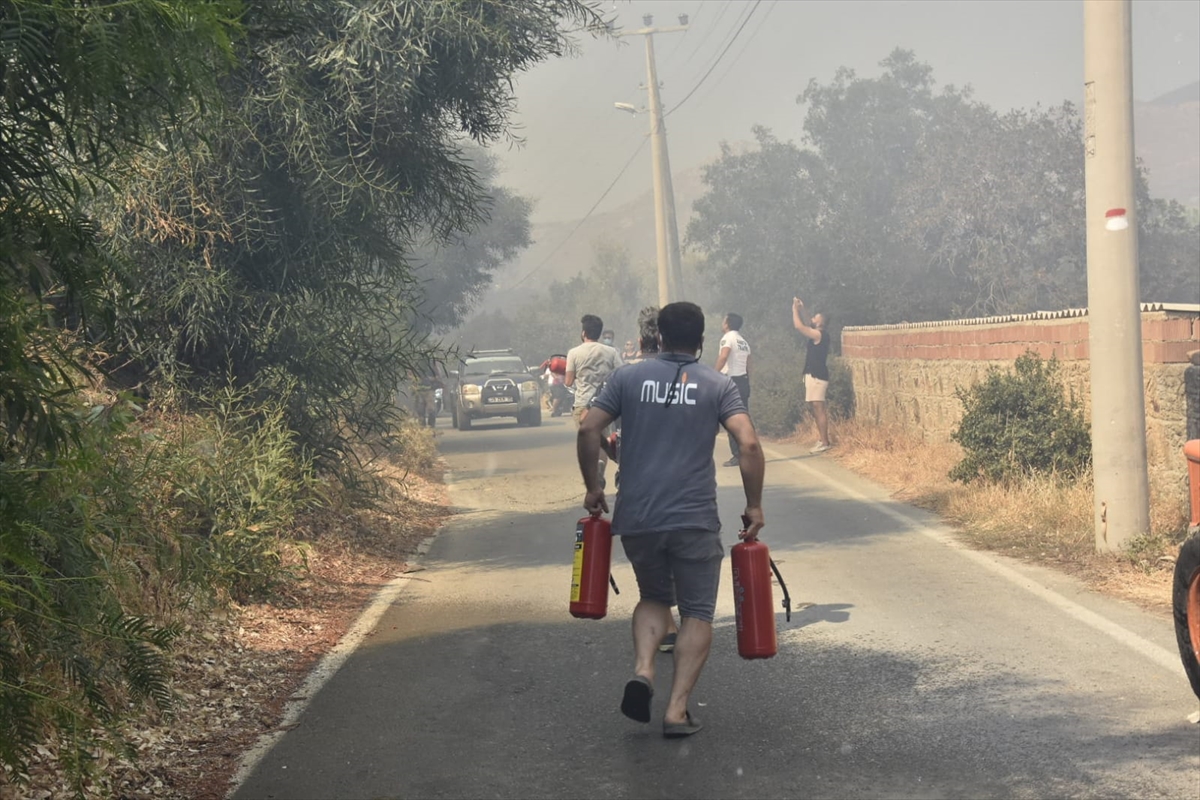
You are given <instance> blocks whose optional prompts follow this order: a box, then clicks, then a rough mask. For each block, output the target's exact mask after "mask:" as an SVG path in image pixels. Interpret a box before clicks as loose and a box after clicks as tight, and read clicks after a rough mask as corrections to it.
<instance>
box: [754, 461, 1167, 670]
mask: <svg viewBox="0 0 1200 800" xmlns="http://www.w3.org/2000/svg"><path fill="white" fill-rule="evenodd" d="M763 451H764V452H765V453H767V454H769V455H770V456H771V457H772V458H774V459H779V460H781V461H785V462H787V463H788V464H791V465H792V466H793V467H795V468H796V469H798V470H800V471H801V472H804V473H806V474H808V475H811V476H812V477H814V478H817V479H818V480H820V481H822V482H824V483H826V484H828V485H829V486H831V487H833V488H834V489H836V490H837V491H839V492H841V493H843V494H845V495H848V496H850V497H853V498H854V499H856V500H858V501H860V502H862V503H865V504H867V505H869V506H870V507H871V508H873V509H875V510H876V511H878V512H879V513H881V514H884V515H886V516H888V517H891V518H892V519H894V520H896V521H897V522H899V523H901V524H902V525H904V526H905V527H907V528H910V529H911V530H914V531H916V532H917V533H920V534H921V535H922V536H926V537H928V538H930V539H933V540H934V541H935V542H938V543H939V544H942V545H945V546H946V547H949V548H950V549H951V550H954V551H956V552H958V553H960V554H961V555H963V556H964V557H966V558H968V559H970V560H971V561H974V562H975V563H976V564H978V565H979V566H981V567H984V568H985V569H987V570H990V571H991V572H994V573H995V574H997V575H999V576H1000V577H1002V578H1004V579H1005V580H1007V581H1008V582H1009V583H1012V584H1013V585H1015V586H1018V587H1020V588H1022V589H1024V590H1025V591H1027V592H1029V593H1030V594H1032V595H1034V596H1035V597H1037V598H1039V599H1041V600H1044V601H1045V602H1047V603H1049V604H1050V605H1052V606H1054V607H1055V608H1057V609H1058V610H1059V611H1062V612H1063V613H1064V614H1068V615H1069V616H1071V617H1074V618H1075V619H1077V620H1079V621H1080V622H1082V623H1083V624H1085V625H1087V626H1089V627H1091V628H1094V629H1095V630H1097V631H1100V632H1101V633H1104V634H1107V635H1108V636H1110V637H1112V638H1113V639H1115V640H1116V641H1118V642H1120V643H1121V644H1123V645H1125V646H1126V647H1128V648H1129V649H1131V650H1133V651H1134V652H1137V653H1140V654H1141V655H1143V656H1145V657H1146V658H1148V659H1150V660H1151V661H1153V662H1154V663H1156V664H1158V665H1159V666H1160V667H1163V668H1164V669H1166V670H1168V671H1169V672H1171V673H1173V674H1175V675H1183V674H1184V673H1183V665H1182V664H1181V663H1180V661H1179V654H1178V653H1172V652H1171V651H1169V650H1167V649H1166V648H1164V647H1160V646H1159V645H1157V644H1155V643H1154V642H1151V641H1148V640H1147V639H1143V638H1142V637H1141V636H1138V635H1137V634H1136V633H1133V632H1132V631H1130V630H1128V629H1126V628H1123V627H1121V626H1120V625H1118V624H1116V623H1115V622H1113V621H1112V620H1109V619H1105V618H1104V617H1102V616H1100V615H1099V614H1097V613H1096V612H1094V611H1091V610H1089V609H1087V608H1084V607H1083V606H1081V605H1079V604H1078V603H1076V602H1074V601H1072V600H1068V599H1067V598H1066V597H1063V596H1062V595H1061V594H1059V593H1058V592H1056V591H1054V590H1053V589H1051V588H1049V587H1047V586H1043V585H1042V584H1040V583H1037V582H1035V581H1033V580H1032V579H1031V578H1029V577H1028V576H1027V575H1022V574H1021V573H1020V572H1018V571H1017V570H1015V569H1013V568H1012V567H1010V566H1008V565H1007V564H1004V563H1002V562H1000V561H999V560H997V559H996V558H994V557H992V556H991V555H989V554H987V553H985V552H981V551H979V550H972V549H971V548H970V547H967V546H966V545H964V544H963V543H962V542H959V541H958V540H957V539H955V538H954V537H952V536H950V535H949V534H948V533H946V532H945V531H940V530H937V529H935V528H930V527H928V526H926V525H923V524H921V523H920V522H919V521H917V520H916V519H913V518H912V517H910V516H909V515H907V514H905V513H904V512H903V511H900V510H899V509H897V508H895V507H893V506H889V505H886V504H884V503H881V502H879V501H878V500H874V499H872V498H870V497H867V496H866V495H865V494H863V493H862V492H860V491H858V490H857V489H854V488H852V487H850V486H847V485H846V484H844V483H842V482H841V481H839V480H837V479H836V478H831V477H829V476H828V475H825V474H824V473H822V472H820V471H819V470H815V469H813V468H812V467H810V466H808V465H807V464H805V463H804V462H803V461H795V460H793V459H791V458H789V457H788V456H787V454H785V453H781V452H779V451H778V450H775V449H773V448H771V447H765V446H764V447H763Z"/></svg>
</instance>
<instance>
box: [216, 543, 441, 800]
mask: <svg viewBox="0 0 1200 800" xmlns="http://www.w3.org/2000/svg"><path fill="white" fill-rule="evenodd" d="M435 538H436V534H435V535H434V536H431V537H429V538H428V539H426V540H425V541H424V542H422V543H421V544H420V546H419V547H418V548H417V558H416V559H414V562H418V561H419V560H420V557H422V556H424V555H425V554H426V553H427V552H428V551H429V545H430V544H431V543H432V542H433V540H434V539H435ZM410 583H412V578H411V577H410V576H409V575H407V574H406V575H401V576H399V577H397V578H393V579H392V580H391V581H389V582H388V583H387V584H385V585H384V587H383V588H382V589H380V590H379V592H378V593H377V594H376V595H375V598H374V599H373V600H372V601H371V604H370V605H369V606H367V608H366V610H364V611H363V612H362V614H361V615H359V617H358V619H357V620H355V622H354V624H353V625H351V626H350V629H349V630H347V631H346V633H345V635H344V636H342V638H341V639H340V640H339V641H338V643H337V644H336V645H334V646H333V649H332V650H330V651H329V652H328V653H326V654H325V655H324V656H323V657H322V658H321V660H320V661H319V662H318V663H317V666H316V667H314V668H313V670H312V672H310V673H309V674H308V677H307V678H305V679H304V683H303V684H301V685H300V688H299V689H297V690H296V694H295V695H293V697H294V698H295V699H294V700H289V701H288V703H287V705H286V706H284V710H283V719H281V720H280V721H279V725H278V726H276V728H275V729H274V730H272V731H268V732H267V733H264V734H263V735H261V736H259V737H258V741H257V742H255V743H254V745H253V746H252V747H251V748H250V749H249V750H247V751H246V752H245V753H243V754H242V760H241V764H240V765H239V766H238V771H237V774H235V775H234V777H233V785H232V786H231V787H230V789H229V795H228V796H229V797H232V796H233V794H234V793H235V792H237V790H238V788H239V787H240V786H241V785H242V784H243V783H245V782H246V779H247V778H249V777H250V774H251V773H252V772H254V769H255V767H257V766H258V764H259V762H261V761H262V760H263V758H265V757H266V755H267V753H269V752H270V751H271V748H272V747H274V746H275V744H276V743H277V742H278V741H279V740H280V739H282V738H283V736H284V734H286V733H287V732H288V731H289V730H291V729H292V728H293V727H294V726H295V724H296V722H297V721H298V720H299V719H300V715H301V714H303V713H304V709H306V708H308V704H309V703H310V702H311V701H312V698H313V697H315V696H316V694H317V692H319V691H320V690H321V687H323V686H324V685H325V684H326V683H327V682H328V681H329V679H330V678H332V677H333V676H334V674H335V673H337V671H338V670H339V669H341V667H342V665H343V664H345V663H346V660H347V659H349V658H350V656H351V655H352V654H353V653H354V651H355V650H357V649H358V647H359V645H361V644H362V643H363V640H364V639H366V638H367V634H369V633H370V632H371V631H373V630H375V626H376V624H378V623H379V619H380V617H382V616H383V614H384V612H385V611H387V610H388V608H390V607H391V606H392V604H393V603H395V602H396V598H398V597H399V596H400V594H401V592H403V591H404V589H405V588H406V587H407V586H408V585H409V584H410Z"/></svg>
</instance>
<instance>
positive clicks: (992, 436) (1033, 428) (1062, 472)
mask: <svg viewBox="0 0 1200 800" xmlns="http://www.w3.org/2000/svg"><path fill="white" fill-rule="evenodd" d="M955 394H956V395H957V396H958V399H959V400H960V401H962V404H963V409H964V413H963V418H962V421H961V422H960V423H959V426H958V428H957V429H956V430H955V431H954V432H953V433H952V434H951V438H952V439H953V440H954V441H956V442H958V443H959V444H960V445H962V447H963V450H964V451H965V453H966V454H965V456H964V457H963V460H962V461H960V462H959V463H958V464H956V465H955V467H954V468H953V469H952V470H951V471H950V477H951V478H952V479H953V480H956V481H961V482H963V483H969V482H970V481H973V480H976V479H978V478H982V479H984V480H989V481H1002V480H1006V479H1009V478H1015V477H1021V476H1025V475H1027V474H1029V473H1043V474H1050V475H1058V476H1062V477H1064V478H1066V479H1074V478H1077V477H1078V476H1079V475H1081V474H1083V473H1084V472H1085V471H1086V470H1087V469H1088V467H1089V466H1090V465H1091V460H1092V442H1091V434H1090V432H1089V430H1088V426H1087V423H1086V422H1085V421H1084V418H1083V412H1082V411H1081V410H1080V407H1079V402H1078V401H1077V400H1076V399H1075V397H1074V395H1071V396H1067V395H1066V393H1065V392H1064V387H1063V383H1062V380H1061V378H1060V377H1059V365H1058V361H1057V360H1055V359H1050V360H1049V361H1042V360H1041V359H1040V358H1039V357H1038V356H1037V354H1036V353H1033V352H1032V351H1029V352H1026V353H1025V354H1024V355H1022V356H1020V357H1019V358H1018V359H1017V360H1016V363H1015V364H1014V365H1013V369H1012V371H1008V372H1005V371H1001V370H1000V369H998V368H995V367H993V368H992V369H989V370H988V374H987V377H986V378H985V380H984V381H983V382H982V383H978V384H976V385H974V386H972V387H970V388H963V387H961V386H959V387H957V388H956V389H955Z"/></svg>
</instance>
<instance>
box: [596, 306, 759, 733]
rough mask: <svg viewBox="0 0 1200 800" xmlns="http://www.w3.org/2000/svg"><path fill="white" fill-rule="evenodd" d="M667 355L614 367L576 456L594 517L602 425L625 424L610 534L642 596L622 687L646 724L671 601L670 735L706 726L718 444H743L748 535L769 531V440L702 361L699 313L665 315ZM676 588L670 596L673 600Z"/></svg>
mask: <svg viewBox="0 0 1200 800" xmlns="http://www.w3.org/2000/svg"><path fill="white" fill-rule="evenodd" d="M658 331H659V340H660V346H661V353H660V354H659V355H658V357H657V358H648V359H646V360H645V361H643V362H641V363H640V364H632V365H629V366H625V367H622V368H621V369H620V370H617V371H616V372H614V373H613V374H612V375H611V376H610V377H609V380H608V384H607V385H606V386H605V387H604V390H603V391H602V392H600V394H599V396H597V397H596V399H595V401H594V402H593V404H592V410H591V413H590V414H588V415H587V417H586V418H585V419H584V420H583V424H582V425H581V426H580V428H579V434H578V442H577V454H578V458H579V470H580V472H581V473H582V475H583V482H584V486H585V488H586V491H587V494H586V495H585V497H584V500H583V506H584V508H585V509H587V511H588V512H589V513H591V514H601V513H604V512H606V511H608V503H607V502H606V501H605V498H604V488H603V484H602V483H601V481H600V475H599V474H598V471H597V468H596V457H597V454H598V453H599V452H600V441H601V438H602V436H603V431H604V428H605V426H607V425H608V424H609V423H611V422H612V421H613V420H615V419H617V418H618V417H619V418H621V420H622V421H623V424H622V428H623V431H624V433H623V436H622V443H621V447H622V452H621V470H622V473H623V477H622V479H621V491H620V493H619V494H618V495H617V498H616V505H615V511H614V513H613V533H614V534H616V535H618V536H620V537H621V544H622V546H623V547H624V549H625V555H626V556H627V557H628V558H629V562H630V564H632V565H633V571H634V574H635V575H636V576H637V583H638V591H639V593H640V596H641V599H640V600H639V602H638V604H637V607H636V608H634V611H633V643H634V676H633V678H632V679H631V680H629V681H628V682H627V683H626V684H625V692H624V696H623V697H622V700H621V712H622V713H623V714H625V716H627V717H629V718H630V719H633V720H636V721H638V722H649V721H650V705H651V698H652V697H653V694H654V657H655V654H656V653H657V651H658V647H659V644H660V643H661V642H662V640H663V637H664V635H665V634H666V631H667V628H668V625H669V622H670V616H671V602H672V599H676V598H677V599H678V603H679V614H680V617H681V619H682V622H681V624H680V626H679V635H678V638H677V639H676V642H675V652H674V658H675V670H674V674H673V675H672V679H671V698H670V700H669V701H668V703H667V708H666V711H665V713H664V715H663V736H665V737H667V738H680V737H684V736H690V735H692V734H694V733H696V732H697V731H699V730H700V728H701V725H700V722H699V720H697V719H696V718H695V717H693V716H692V715H691V712H690V711H689V709H688V698H689V697H690V696H691V692H692V689H693V688H694V687H695V685H696V681H697V679H698V678H699V677H700V672H701V670H702V669H703V667H704V664H705V662H706V661H707V660H708V653H709V649H710V647H711V645H712V621H713V613H714V611H715V609H716V602H717V588H718V586H719V584H720V582H721V561H722V559H723V558H724V554H725V550H724V547H723V546H722V544H721V521H720V517H719V515H718V511H717V475H716V464H715V463H714V462H713V457H712V451H713V444H714V442H715V440H716V436H717V431H718V430H719V428H720V427H722V426H723V427H724V428H725V429H726V430H727V431H729V432H730V433H732V434H733V435H734V437H736V438H737V440H738V446H739V447H740V450H741V472H742V486H743V489H744V490H745V494H746V508H745V511H744V515H745V516H746V518H747V519H748V521H749V522H748V524H747V525H746V530H745V531H743V532H742V533H740V534H739V536H740V538H742V539H745V540H747V541H753V540H755V539H757V538H758V534H759V531H761V530H762V527H763V509H762V485H763V472H764V469H765V465H764V462H763V453H762V447H761V446H760V445H759V442H758V436H757V434H756V433H755V431H754V424H753V423H752V422H751V421H750V415H749V414H747V413H746V408H745V406H743V405H742V399H741V396H740V395H739V394H738V390H737V387H736V386H734V384H733V381H732V380H731V379H730V378H728V377H726V376H724V375H721V374H720V373H719V372H717V371H716V370H714V369H712V368H711V367H707V366H704V365H703V364H700V363H699V356H698V355H697V351H699V350H700V348H701V346H702V345H703V342H704V312H703V311H701V310H700V307H699V306H697V305H695V304H694V303H671V304H670V305H667V306H665V307H664V308H663V309H662V310H661V311H660V312H659V315H658ZM672 587H674V595H675V598H673V597H672Z"/></svg>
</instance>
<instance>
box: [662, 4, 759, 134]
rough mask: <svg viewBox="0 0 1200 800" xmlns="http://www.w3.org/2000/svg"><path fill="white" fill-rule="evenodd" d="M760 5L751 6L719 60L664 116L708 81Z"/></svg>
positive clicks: (677, 108) (675, 109)
mask: <svg viewBox="0 0 1200 800" xmlns="http://www.w3.org/2000/svg"><path fill="white" fill-rule="evenodd" d="M760 5H762V0H755V2H754V5H753V6H751V8H750V13H749V14H747V15H746V18H745V19H744V20H742V24H741V27H739V28H738V29H737V31H736V32H735V33H734V34H733V38H732V39H730V40H729V44H727V45H725V49H724V50H722V51H721V54H720V55H719V56H717V60H716V61H714V62H713V63H712V66H710V67H709V68H708V71H707V72H705V73H704V75H703V76H702V77H701V78H700V81H699V83H697V84H696V85H695V86H693V87H692V90H691V91H690V92H688V93H687V94H686V95H684V98H683V99H682V100H680V101H679V102H678V103H676V104H675V105H674V106H672V108H671V110H670V111H668V112H666V113H665V114H663V116H664V117H668V116H670V115H671V114H674V113H675V112H676V111H678V110H679V107H680V106H682V105H683V104H684V103H686V102H687V101H688V99H689V98H691V96H692V95H694V94H695V93H696V90H697V89H699V88H700V87H701V86H703V85H704V81H706V80H707V79H708V76H709V75H711V74H712V72H713V70H714V69H716V68H717V65H718V64H720V63H721V59H723V58H724V57H725V54H726V53H728V52H729V48H730V47H733V43H734V42H736V41H737V38H738V36H740V35H741V33H742V31H743V30H745V29H746V24H747V23H748V22H750V20H751V19H752V18H753V17H754V12H755V11H757V10H758V7H759V6H760Z"/></svg>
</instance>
